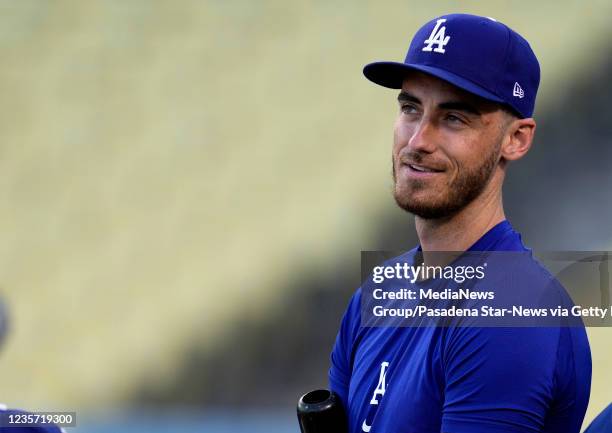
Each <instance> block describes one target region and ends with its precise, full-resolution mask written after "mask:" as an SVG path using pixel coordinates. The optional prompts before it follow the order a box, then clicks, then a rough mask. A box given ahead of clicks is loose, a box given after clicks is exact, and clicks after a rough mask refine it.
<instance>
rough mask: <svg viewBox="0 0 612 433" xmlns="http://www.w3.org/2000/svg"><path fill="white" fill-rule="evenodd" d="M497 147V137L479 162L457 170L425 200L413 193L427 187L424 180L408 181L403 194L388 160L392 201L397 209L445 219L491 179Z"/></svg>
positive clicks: (476, 193) (460, 207)
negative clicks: (391, 176) (454, 174)
mask: <svg viewBox="0 0 612 433" xmlns="http://www.w3.org/2000/svg"><path fill="white" fill-rule="evenodd" d="M500 146H501V140H499V142H498V143H497V144H496V146H495V148H494V149H492V151H491V152H490V153H489V154H488V155H487V156H486V158H485V159H484V161H483V162H482V164H481V165H479V166H478V167H475V168H471V169H464V170H463V171H461V170H460V171H459V174H458V176H457V177H456V178H455V179H454V180H453V181H452V182H451V183H450V184H448V185H447V186H446V188H445V190H444V191H442V192H441V193H438V196H437V197H430V196H428V197H427V198H426V199H417V198H415V197H414V195H415V193H416V192H419V191H420V190H423V189H425V188H427V187H428V186H427V181H422V180H418V179H416V180H412V181H411V189H410V191H408V192H403V193H402V192H400V191H399V188H398V183H397V176H396V173H395V164H394V163H393V162H392V167H393V183H394V188H393V197H394V199H395V202H396V203H397V205H398V206H399V207H400V208H402V209H404V210H405V211H407V212H410V213H411V214H414V215H416V216H419V217H421V218H423V219H439V218H448V217H451V216H453V215H455V214H457V213H458V212H459V211H460V210H462V209H463V208H465V207H466V206H467V205H468V204H470V203H471V202H472V201H474V199H476V198H477V197H478V196H479V195H480V194H481V193H482V191H483V190H484V189H485V187H486V186H487V184H488V183H489V181H490V180H491V178H492V176H493V172H494V170H495V168H496V167H497V164H498V162H499V149H500ZM413 156H414V159H415V160H418V159H419V158H420V155H418V156H417V155H413Z"/></svg>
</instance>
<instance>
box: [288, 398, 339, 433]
mask: <svg viewBox="0 0 612 433" xmlns="http://www.w3.org/2000/svg"><path fill="white" fill-rule="evenodd" d="M297 416H298V421H299V423H300V430H301V431H302V433H348V424H347V420H346V415H345V413H344V409H343V407H342V402H341V401H340V397H339V396H338V394H336V393H335V392H333V391H328V390H326V389H317V390H315V391H310V392H309V393H307V394H304V395H303V396H302V397H301V398H300V400H299V401H298V405H297Z"/></svg>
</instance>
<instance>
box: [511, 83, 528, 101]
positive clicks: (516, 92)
mask: <svg viewBox="0 0 612 433" xmlns="http://www.w3.org/2000/svg"><path fill="white" fill-rule="evenodd" d="M512 96H516V97H517V98H521V99H523V97H524V96H525V91H524V90H523V88H522V87H521V85H520V84H519V83H514V89H512Z"/></svg>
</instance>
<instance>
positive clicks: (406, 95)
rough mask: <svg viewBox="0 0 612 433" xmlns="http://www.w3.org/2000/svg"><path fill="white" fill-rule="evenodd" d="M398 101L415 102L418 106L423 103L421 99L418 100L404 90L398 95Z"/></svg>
mask: <svg viewBox="0 0 612 433" xmlns="http://www.w3.org/2000/svg"><path fill="white" fill-rule="evenodd" d="M397 101H398V102H415V103H417V104H420V103H421V101H420V99H419V98H417V97H416V96H413V95H411V94H410V93H408V92H406V91H405V90H402V91H401V92H400V94H399V95H397Z"/></svg>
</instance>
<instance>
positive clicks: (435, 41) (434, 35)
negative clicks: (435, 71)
mask: <svg viewBox="0 0 612 433" xmlns="http://www.w3.org/2000/svg"><path fill="white" fill-rule="evenodd" d="M444 22H446V18H440V19H439V20H437V21H436V26H435V27H434V28H433V30H432V31H431V34H430V35H429V38H427V39H425V42H423V43H424V44H427V45H426V46H424V47H423V51H431V50H432V48H433V46H434V45H437V47H436V48H433V51H434V52H436V53H442V54H444V53H445V50H444V47H445V46H446V44H448V41H450V36H446V26H442V27H440V25H441V24H442V23H444Z"/></svg>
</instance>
